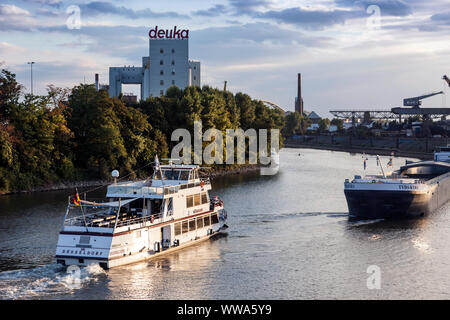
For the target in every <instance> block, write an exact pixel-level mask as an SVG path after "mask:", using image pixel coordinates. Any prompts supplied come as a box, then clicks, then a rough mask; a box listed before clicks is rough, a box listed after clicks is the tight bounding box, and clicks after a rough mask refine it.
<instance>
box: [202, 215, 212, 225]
mask: <svg viewBox="0 0 450 320" xmlns="http://www.w3.org/2000/svg"><path fill="white" fill-rule="evenodd" d="M203 222H204V225H205V227H206V226H209V225H210V224H211V221H210V219H209V215H207V216H205V217H204V218H203Z"/></svg>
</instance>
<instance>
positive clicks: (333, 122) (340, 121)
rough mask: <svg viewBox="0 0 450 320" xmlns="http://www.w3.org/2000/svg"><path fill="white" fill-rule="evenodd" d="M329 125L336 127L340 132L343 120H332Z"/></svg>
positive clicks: (342, 127)
mask: <svg viewBox="0 0 450 320" xmlns="http://www.w3.org/2000/svg"><path fill="white" fill-rule="evenodd" d="M330 125H332V126H336V128H337V130H338V131H341V130H343V129H344V120H342V119H338V118H334V119H332V120H331V121H330Z"/></svg>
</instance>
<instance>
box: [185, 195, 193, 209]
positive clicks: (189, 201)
mask: <svg viewBox="0 0 450 320" xmlns="http://www.w3.org/2000/svg"><path fill="white" fill-rule="evenodd" d="M193 206H194V196H187V197H186V207H188V208H190V207H193Z"/></svg>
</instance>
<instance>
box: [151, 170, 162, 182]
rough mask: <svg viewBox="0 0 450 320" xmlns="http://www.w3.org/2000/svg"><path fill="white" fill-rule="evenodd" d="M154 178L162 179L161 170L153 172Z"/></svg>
mask: <svg viewBox="0 0 450 320" xmlns="http://www.w3.org/2000/svg"><path fill="white" fill-rule="evenodd" d="M153 180H161V172H160V171H159V170H158V171H155V172H154V173H153Z"/></svg>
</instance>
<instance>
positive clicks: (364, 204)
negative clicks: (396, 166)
mask: <svg viewBox="0 0 450 320" xmlns="http://www.w3.org/2000/svg"><path fill="white" fill-rule="evenodd" d="M383 188H388V189H387V190H383ZM344 193H345V197H346V199H347V205H348V210H349V217H350V218H355V219H380V218H408V217H423V216H425V215H427V214H429V213H431V212H433V211H435V210H436V209H438V208H440V207H441V206H442V205H444V204H445V203H446V202H448V201H449V200H450V172H449V173H445V174H443V175H440V176H438V177H435V178H433V179H431V180H428V181H426V183H422V184H418V185H408V184H394V185H386V184H382V183H380V184H378V183H374V184H366V185H361V186H358V184H352V183H346V184H345V189H344Z"/></svg>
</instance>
